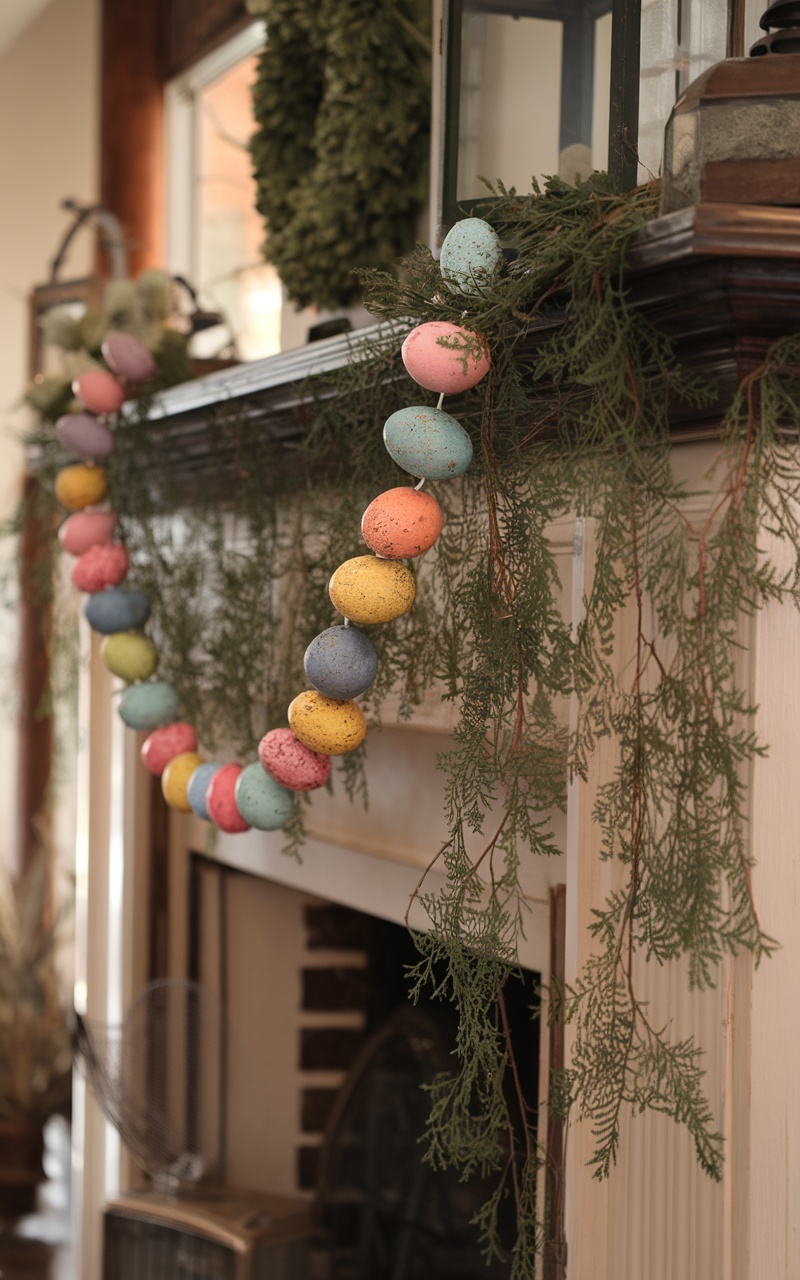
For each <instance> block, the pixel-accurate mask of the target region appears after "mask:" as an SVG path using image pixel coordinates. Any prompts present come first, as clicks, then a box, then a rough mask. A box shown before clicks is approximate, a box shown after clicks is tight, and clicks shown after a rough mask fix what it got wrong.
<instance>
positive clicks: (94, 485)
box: [55, 462, 108, 511]
mask: <svg viewBox="0 0 800 1280" xmlns="http://www.w3.org/2000/svg"><path fill="white" fill-rule="evenodd" d="M107 493H108V481H107V479H106V473H105V471H104V469H103V468H102V467H90V466H89V465H88V463H86V462H76V463H75V465H74V466H72V467H65V468H64V470H63V471H59V473H58V475H57V476H56V483H55V494H56V497H57V498H58V501H59V502H60V503H61V505H62V507H66V508H67V510H68V511H82V510H83V508H84V507H94V506H96V504H97V503H98V502H102V501H103V499H104V498H105V496H106V494H107Z"/></svg>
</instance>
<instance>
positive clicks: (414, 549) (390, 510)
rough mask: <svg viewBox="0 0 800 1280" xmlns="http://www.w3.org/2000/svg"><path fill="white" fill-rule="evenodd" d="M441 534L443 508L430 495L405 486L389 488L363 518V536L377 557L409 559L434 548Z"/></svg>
mask: <svg viewBox="0 0 800 1280" xmlns="http://www.w3.org/2000/svg"><path fill="white" fill-rule="evenodd" d="M441 532H442V508H441V507H440V506H439V503H438V502H437V501H436V499H435V498H434V497H433V495H432V494H430V493H425V492H424V490H422V489H414V488H413V487H412V486H411V485H403V486H402V487H401V488H399V489H387V490H386V492H385V493H381V494H379V495H378V497H377V498H375V499H374V501H373V502H371V503H370V504H369V506H368V507H367V509H366V511H365V512H364V514H363V516H362V517H361V536H362V537H363V539H364V541H365V542H366V544H367V546H368V547H369V549H370V551H374V552H375V554H376V555H377V556H385V557H386V559H387V560H408V559H412V558H413V557H414V556H421V555H422V553H423V551H427V550H428V548H429V547H432V546H433V544H434V542H435V541H436V539H437V538H438V537H439V534H440V533H441Z"/></svg>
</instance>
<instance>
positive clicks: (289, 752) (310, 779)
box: [258, 729, 331, 791]
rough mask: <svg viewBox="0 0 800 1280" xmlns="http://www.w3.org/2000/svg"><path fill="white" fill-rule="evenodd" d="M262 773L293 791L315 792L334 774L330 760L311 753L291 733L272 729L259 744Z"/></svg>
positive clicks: (308, 748) (328, 757)
mask: <svg viewBox="0 0 800 1280" xmlns="http://www.w3.org/2000/svg"><path fill="white" fill-rule="evenodd" d="M258 758H259V760H260V761H261V767H262V769H266V771H267V773H271V774H272V776H273V778H274V779H275V781H276V782H280V784H281V786H283V787H288V788H289V790H290V791H316V790H317V788H318V787H324V786H325V783H326V782H327V781H328V776H329V774H330V771H331V758H330V756H326V755H322V753H321V752H319V751H312V750H311V748H310V747H307V746H306V745H305V743H304V742H300V741H299V739H297V738H296V737H295V736H294V734H293V733H292V731H291V729H270V731H269V733H266V734H265V735H264V737H263V738H262V739H261V741H260V742H259V744H258Z"/></svg>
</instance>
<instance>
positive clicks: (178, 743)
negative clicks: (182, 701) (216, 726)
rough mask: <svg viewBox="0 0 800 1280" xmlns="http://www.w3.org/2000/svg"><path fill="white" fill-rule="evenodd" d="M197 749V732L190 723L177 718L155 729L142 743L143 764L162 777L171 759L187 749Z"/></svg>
mask: <svg viewBox="0 0 800 1280" xmlns="http://www.w3.org/2000/svg"><path fill="white" fill-rule="evenodd" d="M196 750H197V734H196V733H195V731H194V729H193V728H192V726H191V725H190V724H186V723H185V722H184V721H183V720H176V721H175V723H174V724H165V725H162V726H161V728H160V729H154V730H153V732H152V733H151V734H150V736H149V738H146V739H145V741H144V743H143V744H142V752H141V755H142V764H143V765H144V767H145V769H147V770H148V772H149V773H152V774H153V776H154V777H156V778H160V777H161V775H162V773H163V772H164V770H165V769H166V767H167V765H168V764H169V762H170V760H174V759H175V757H176V756H182V755H184V754H185V753H186V752H187V751H196Z"/></svg>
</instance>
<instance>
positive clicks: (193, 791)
mask: <svg viewBox="0 0 800 1280" xmlns="http://www.w3.org/2000/svg"><path fill="white" fill-rule="evenodd" d="M221 768H222V765H221V764H201V765H198V767H197V768H196V769H195V771H194V773H193V774H192V776H191V778H190V779H189V782H188V784H187V786H186V799H187V800H188V801H189V805H190V807H191V810H192V813H196V814H197V816H198V818H202V819H203V821H204V822H210V821H211V815H210V814H209V812H208V808H207V807H206V793H207V792H208V788H209V787H210V786H211V779H212V778H213V777H214V774H215V773H219V771H220V769H221Z"/></svg>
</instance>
